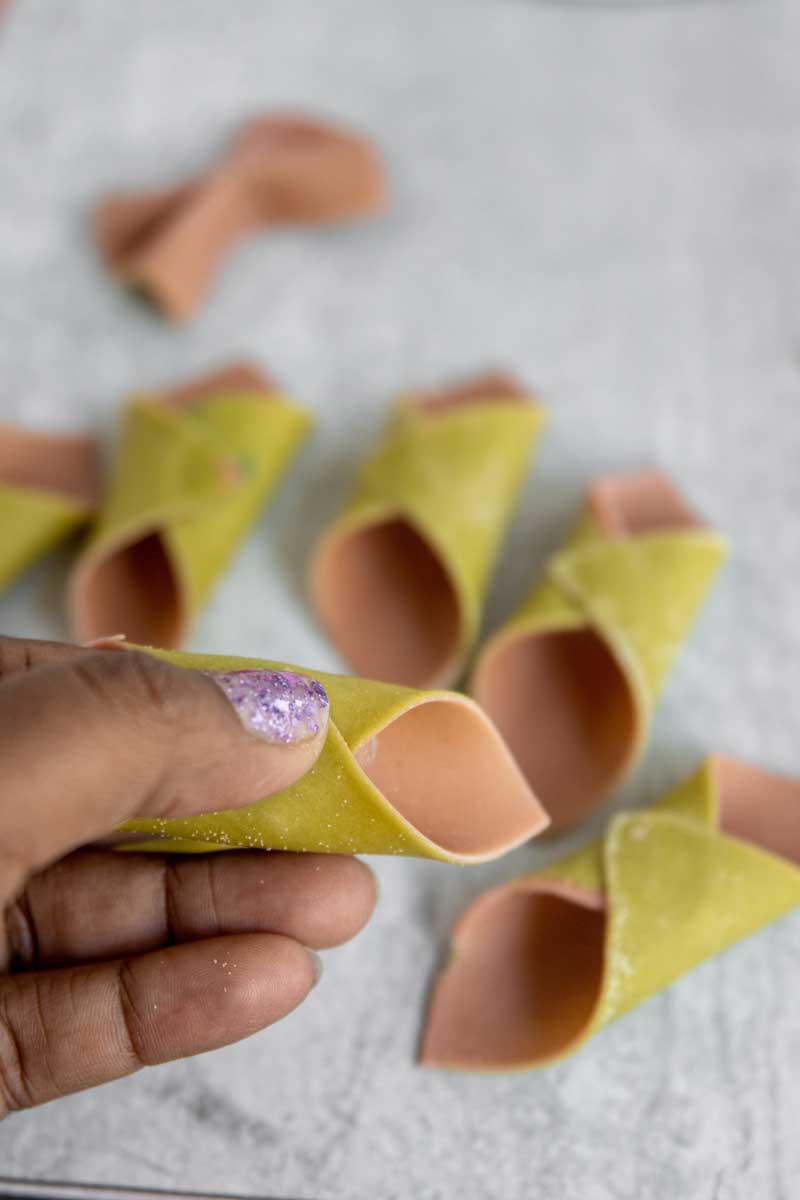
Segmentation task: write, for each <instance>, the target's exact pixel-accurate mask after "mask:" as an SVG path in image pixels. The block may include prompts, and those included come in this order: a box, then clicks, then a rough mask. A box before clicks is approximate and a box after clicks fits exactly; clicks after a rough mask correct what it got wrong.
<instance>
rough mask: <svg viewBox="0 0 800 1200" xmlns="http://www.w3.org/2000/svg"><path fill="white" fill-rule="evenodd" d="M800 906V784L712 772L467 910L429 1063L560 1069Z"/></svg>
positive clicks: (716, 762) (728, 767) (438, 997)
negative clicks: (606, 1030)
mask: <svg viewBox="0 0 800 1200" xmlns="http://www.w3.org/2000/svg"><path fill="white" fill-rule="evenodd" d="M798 905H800V780H791V779H787V778H786V777H784V776H781V775H775V774H772V773H769V772H767V771H761V770H758V769H756V768H754V767H751V766H748V765H746V764H745V763H742V762H739V761H737V760H736V759H732V758H724V757H712V758H709V759H707V760H706V761H705V763H704V764H703V766H702V767H701V768H700V769H699V770H698V771H697V772H696V773H695V774H694V775H693V776H691V778H690V779H688V780H687V781H686V782H685V783H684V784H682V785H681V786H680V787H678V788H676V789H675V791H673V792H672V793H671V794H670V795H669V796H667V798H666V799H665V800H663V801H661V802H660V803H659V804H657V805H654V806H653V807H652V808H651V809H649V810H647V811H644V812H632V813H626V814H624V815H621V816H618V817H615V818H614V819H613V820H612V822H611V824H610V826H609V830H608V832H607V834H606V836H605V838H603V839H602V840H600V841H598V842H595V843H593V844H591V845H589V846H587V847H585V848H584V849H583V850H579V851H578V852H577V853H575V854H572V855H570V856H569V857H567V858H565V859H563V860H562V861H561V862H558V863H555V864H554V865H552V866H549V867H545V868H544V869H543V870H541V871H538V872H536V874H533V875H530V876H527V877H525V878H522V879H517V880H515V881H513V882H511V883H506V884H503V885H501V886H500V887H497V888H495V889H493V890H492V891H489V892H486V893H485V894H484V895H483V896H481V897H479V899H477V900H476V901H475V902H474V903H473V904H472V905H471V906H470V907H469V908H468V909H467V911H466V912H465V913H464V915H463V916H462V918H461V920H460V921H459V922H458V924H457V925H456V928H455V930H454V933H453V949H452V954H451V958H450V962H449V963H448V965H447V966H446V967H445V969H444V970H443V972H442V973H441V975H440V976H439V979H438V981H437V983H436V985H435V988H434V991H433V995H432V1000H431V1005H430V1011H429V1015H428V1022H427V1029H426V1031H425V1035H424V1040H423V1046H422V1053H421V1061H422V1063H423V1064H425V1065H428V1066H442V1067H454V1068H460V1069H463V1070H481V1071H505V1070H521V1069H528V1068H531V1067H536V1066H541V1065H543V1064H545V1063H548V1062H551V1061H553V1060H554V1059H558V1058H561V1057H563V1056H564V1055H566V1054H569V1053H571V1052H572V1051H573V1050H575V1049H576V1048H577V1047H578V1046H579V1045H581V1043H583V1042H584V1041H586V1039H587V1038H589V1037H591V1035H592V1034H593V1033H596V1032H597V1031H598V1030H599V1029H601V1028H602V1027H603V1026H604V1025H607V1024H609V1023H610V1022H611V1021H613V1020H614V1019H615V1018H616V1017H619V1016H622V1014H623V1013H625V1012H627V1011H628V1010H629V1009H631V1008H633V1007H634V1006H635V1005H637V1004H639V1003H641V1002H642V1001H643V1000H645V999H647V997H648V996H651V995H653V994H655V993H656V992H659V991H661V990H662V989H663V988H665V987H667V986H668V985H669V984H670V983H672V982H673V980H675V979H677V978H678V977H679V976H680V975H683V974H684V973H685V972H686V971H688V970H690V969H691V968H692V967H694V966H696V965H698V964H699V963H700V962H702V961H703V960H704V959H707V958H709V957H710V956H711V955H713V954H716V953H718V952H719V951H721V950H724V949H726V948H727V947H728V946H730V945H732V944H733V943H734V942H737V941H739V940H740V939H741V938H743V937H746V936H747V935H748V934H750V933H753V932H754V931H755V930H757V929H759V928H760V927H761V926H762V925H765V924H766V923H767V922H769V921H773V920H775V919H776V918H777V917H780V916H782V915H783V914H784V913H787V912H789V911H790V910H791V909H793V908H795V907H797V906H798Z"/></svg>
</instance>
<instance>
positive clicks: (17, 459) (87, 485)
mask: <svg viewBox="0 0 800 1200" xmlns="http://www.w3.org/2000/svg"><path fill="white" fill-rule="evenodd" d="M99 491H100V470H99V462H98V454H97V443H96V442H95V439H94V438H93V437H82V436H73V435H65V434H46V433H34V432H33V431H32V430H26V429H18V428H16V427H15V426H13V425H5V424H0V587H5V585H6V584H8V583H10V582H11V580H12V579H14V578H15V577H16V576H17V575H19V574H20V572H22V571H24V570H25V569H26V568H27V567H29V566H30V565H31V564H32V563H33V562H35V561H36V559H37V558H41V557H42V555H44V554H46V553H47V552H48V551H49V550H52V549H53V547H54V546H56V545H57V544H58V543H59V542H61V541H63V540H64V539H65V538H67V537H68V536H69V535H70V534H72V533H74V532H75V531H76V530H77V529H79V528H80V526H81V525H83V524H85V523H86V522H87V521H88V520H89V519H90V518H91V516H92V514H93V512H94V511H95V509H96V508H97V503H98V494H99Z"/></svg>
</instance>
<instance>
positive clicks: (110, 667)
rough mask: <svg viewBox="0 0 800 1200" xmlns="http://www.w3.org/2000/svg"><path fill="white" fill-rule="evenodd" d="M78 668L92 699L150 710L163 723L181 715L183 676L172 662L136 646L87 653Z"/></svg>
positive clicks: (171, 723)
mask: <svg viewBox="0 0 800 1200" xmlns="http://www.w3.org/2000/svg"><path fill="white" fill-rule="evenodd" d="M75 670H76V673H77V675H78V678H79V679H80V681H81V684H82V685H83V687H84V688H85V690H86V691H87V692H89V694H90V695H91V697H92V699H93V700H95V701H99V702H100V703H101V704H103V705H104V706H109V705H112V706H115V707H118V706H120V705H122V706H125V707H130V708H132V709H135V710H136V711H137V712H140V713H141V712H144V713H147V714H148V715H150V716H152V717H153V718H154V720H155V721H156V722H157V723H158V725H159V726H164V725H167V726H170V725H174V724H175V723H176V721H177V720H178V718H179V715H180V712H181V705H182V700H181V695H182V693H181V689H180V686H179V676H178V673H177V672H176V671H175V669H174V668H173V667H171V666H170V665H169V663H165V662H163V661H161V660H160V659H157V658H153V657H151V656H150V655H149V654H142V653H140V652H139V651H136V650H131V651H126V652H125V653H113V654H112V653H108V652H106V653H102V652H98V653H96V654H90V655H87V657H86V658H85V659H83V660H81V662H80V663H78V664H76V667H75Z"/></svg>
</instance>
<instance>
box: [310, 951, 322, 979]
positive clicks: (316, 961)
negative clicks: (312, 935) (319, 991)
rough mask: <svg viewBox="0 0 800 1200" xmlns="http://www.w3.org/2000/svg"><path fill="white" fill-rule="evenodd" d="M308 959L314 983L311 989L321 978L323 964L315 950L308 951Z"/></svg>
mask: <svg viewBox="0 0 800 1200" xmlns="http://www.w3.org/2000/svg"><path fill="white" fill-rule="evenodd" d="M308 957H309V958H310V959H311V965H312V967H313V968H314V982H313V983H312V985H311V987H312V988H315V987H316V986H317V984H318V983H319V981H320V979H321V978H322V972H323V969H324V964H323V962H322V959H321V958H320V956H319V955H318V954H317V952H316V951H315V950H309V951H308Z"/></svg>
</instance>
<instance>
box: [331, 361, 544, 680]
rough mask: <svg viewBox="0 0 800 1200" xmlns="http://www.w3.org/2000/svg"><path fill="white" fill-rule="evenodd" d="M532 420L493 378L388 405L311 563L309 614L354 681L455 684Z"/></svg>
mask: <svg viewBox="0 0 800 1200" xmlns="http://www.w3.org/2000/svg"><path fill="white" fill-rule="evenodd" d="M542 419H543V415H542V409H541V408H540V407H539V406H538V405H537V404H535V403H534V402H532V401H531V399H530V397H528V396H526V394H525V393H524V392H523V390H522V389H521V387H520V386H519V385H518V384H517V383H516V382H515V381H514V380H513V379H512V378H510V377H509V376H507V375H505V374H502V373H499V372H498V373H489V374H486V375H481V376H478V377H477V378H474V379H471V380H469V381H467V382H466V383H465V384H463V385H461V386H458V387H452V388H445V389H443V390H441V391H439V392H430V393H422V394H416V395H410V396H406V397H403V398H402V399H401V400H400V401H399V403H398V404H397V406H396V408H395V412H394V414H393V417H392V420H391V421H390V423H389V426H388V428H387V430H386V432H385V434H384V436H383V438H382V439H381V441H380V442H379V444H378V445H377V447H376V448H375V450H374V451H373V453H372V454H371V455H370V457H369V458H368V459H367V461H366V462H365V463H364V464H363V465H362V468H361V470H360V472H359V476H358V480H357V483H356V488H355V494H354V496H353V498H352V499H351V501H350V503H349V504H348V505H347V507H346V508H345V510H344V512H343V513H342V514H341V516H340V517H339V518H338V519H337V520H336V521H335V522H334V524H333V525H332V526H331V527H330V528H329V529H328V530H327V532H326V533H325V534H324V535H323V537H322V539H321V540H320V542H319V544H318V546H317V548H316V550H315V553H314V555H313V557H312V561H311V569H310V592H311V598H312V601H313V604H314V607H315V609H316V611H317V613H318V615H319V618H320V621H321V623H322V624H323V625H324V626H325V628H326V629H327V631H328V633H329V635H330V637H331V639H332V641H333V643H334V645H335V646H336V648H337V649H338V650H339V652H340V653H341V655H342V657H343V658H344V659H345V660H346V662H347V663H348V664H349V665H350V666H351V667H352V668H353V670H355V671H357V672H358V673H359V674H360V675H363V676H367V677H369V678H373V679H388V680H391V681H392V682H394V683H401V684H405V685H407V686H409V687H446V686H449V685H451V684H452V683H454V682H455V681H456V680H457V678H458V676H459V675H460V673H461V671H462V668H463V664H464V660H465V658H466V655H467V653H468V651H469V649H470V647H471V645H472V643H473V642H474V639H475V637H476V634H477V630H478V626H479V623H480V617H481V609H482V606H483V601H484V597H485V593H486V589H487V587H488V583H489V577H490V573H491V570H492V567H493V565H494V562H495V558H496V556H497V552H498V550H499V547H500V542H501V540H502V538H503V535H504V533H505V530H506V527H507V525H508V522H509V519H510V517H511V513H512V510H513V507H514V503H515V501H516V498H517V495H518V492H519V489H520V487H521V485H522V481H523V478H524V475H525V471H526V468H527V464H528V458H529V453H530V449H531V445H532V444H533V442H534V441H535V439H536V436H537V434H538V433H539V430H540V428H541V425H542Z"/></svg>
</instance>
